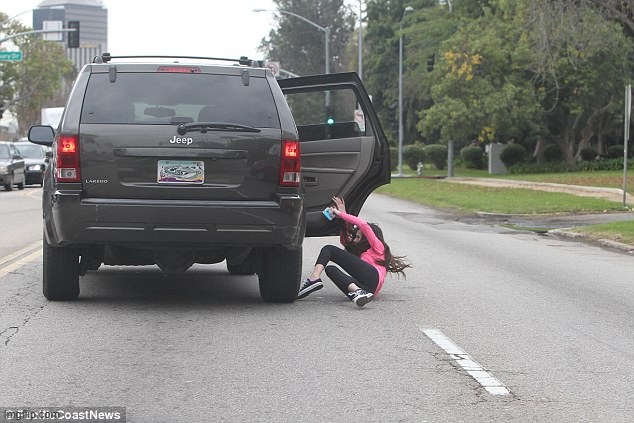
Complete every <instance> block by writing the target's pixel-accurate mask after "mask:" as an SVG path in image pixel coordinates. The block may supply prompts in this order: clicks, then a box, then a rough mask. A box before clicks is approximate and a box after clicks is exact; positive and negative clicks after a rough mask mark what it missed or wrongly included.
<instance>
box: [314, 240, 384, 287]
mask: <svg viewBox="0 0 634 423" xmlns="http://www.w3.org/2000/svg"><path fill="white" fill-rule="evenodd" d="M331 261H332V262H333V263H336V264H338V265H339V266H341V269H343V270H345V271H346V272H348V274H346V273H344V272H342V271H341V269H340V268H339V267H337V266H333V265H330V266H326V265H327V264H328V262H331ZM315 264H321V265H323V266H324V267H325V269H326V275H328V277H329V278H330V279H331V280H332V281H333V282H334V283H335V285H337V288H339V289H340V290H341V292H343V293H344V294H348V285H350V284H351V283H354V284H356V285H358V286H359V288H362V289H365V290H366V291H368V292H372V293H374V291H376V288H377V286H378V285H379V272H377V270H376V269H375V268H374V266H372V265H371V264H369V263H366V262H365V261H363V260H361V259H360V258H359V257H358V256H356V255H354V254H352V253H351V252H349V251H346V250H343V249H341V248H338V247H335V246H334V245H325V246H324V247H323V248H322V249H321V251H320V252H319V257H317V262H316V263H315Z"/></svg>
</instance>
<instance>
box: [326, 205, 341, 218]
mask: <svg viewBox="0 0 634 423" xmlns="http://www.w3.org/2000/svg"><path fill="white" fill-rule="evenodd" d="M328 212H329V213H330V215H331V216H333V217H337V215H338V214H339V213H341V210H339V209H338V208H336V207H329V208H328Z"/></svg>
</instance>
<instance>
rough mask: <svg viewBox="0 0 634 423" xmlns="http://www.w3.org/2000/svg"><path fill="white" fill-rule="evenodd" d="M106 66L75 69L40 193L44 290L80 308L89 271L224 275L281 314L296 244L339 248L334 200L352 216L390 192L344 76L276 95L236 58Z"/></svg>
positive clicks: (270, 80)
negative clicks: (255, 285) (329, 211)
mask: <svg viewBox="0 0 634 423" xmlns="http://www.w3.org/2000/svg"><path fill="white" fill-rule="evenodd" d="M227 60H229V59H215V58H193V57H182V58H178V60H175V58H173V57H134V58H132V57H123V56H122V57H116V56H110V55H109V54H104V55H102V56H98V57H96V58H95V59H94V60H93V63H91V64H88V65H85V66H84V68H83V69H82V70H81V72H80V74H79V76H78V77H77V80H76V82H75V84H74V87H73V89H72V92H71V94H70V96H69V98H68V101H67V103H66V107H65V109H64V114H63V116H62V119H61V121H60V124H59V127H58V128H57V129H56V130H54V129H53V128H52V127H50V126H41V125H36V126H33V127H31V128H30V130H29V140H30V141H31V142H33V143H35V144H41V145H46V146H52V149H53V156H52V158H51V161H50V165H49V166H48V167H47V168H46V173H45V179H44V187H43V199H42V205H43V216H44V243H43V245H44V246H43V253H44V255H43V291H44V295H45V297H46V298H48V299H49V300H70V299H74V298H76V297H77V296H78V295H79V276H83V275H85V274H86V272H88V271H93V270H97V269H98V268H99V266H100V265H102V264H105V265H153V264H156V265H158V266H159V267H160V268H161V269H163V270H165V271H171V272H174V271H185V270H187V269H188V268H189V267H190V266H191V265H192V264H194V263H219V262H222V261H225V260H226V264H227V269H228V271H229V272H231V273H233V274H254V273H257V275H258V277H259V286H260V294H261V296H262V298H263V299H264V300H265V301H270V302H292V301H293V300H294V299H295V298H296V295H297V291H298V288H299V282H300V279H301V269H302V242H303V239H304V236H305V235H306V236H323V235H333V234H336V233H338V226H337V223H333V222H329V221H328V220H327V219H325V218H324V217H323V215H322V214H321V211H322V210H323V209H324V208H325V207H327V206H328V205H329V204H330V201H331V197H332V196H333V195H338V196H342V197H344V198H345V199H346V205H347V208H348V210H349V212H352V213H358V212H359V211H360V209H361V206H362V205H363V203H364V201H365V199H366V198H367V197H368V195H370V193H371V192H372V191H373V190H374V189H375V188H376V187H378V186H380V185H383V184H386V183H388V182H389V180H390V166H389V147H388V143H387V140H386V138H385V135H384V133H383V131H382V129H381V126H380V124H379V121H378V119H377V116H376V113H375V111H374V109H373V108H372V105H371V103H370V100H369V98H368V96H367V94H366V92H365V89H364V88H363V85H362V83H361V81H360V80H359V78H358V76H357V75H356V74H355V73H343V74H328V75H317V76H311V77H301V78H293V79H286V80H279V81H278V80H276V79H275V78H274V77H273V75H272V74H271V72H270V71H269V70H268V69H266V68H256V67H252V66H251V61H249V60H248V59H246V58H241V59H237V60H235V62H236V63H230V64H227V63H225V61H227Z"/></svg>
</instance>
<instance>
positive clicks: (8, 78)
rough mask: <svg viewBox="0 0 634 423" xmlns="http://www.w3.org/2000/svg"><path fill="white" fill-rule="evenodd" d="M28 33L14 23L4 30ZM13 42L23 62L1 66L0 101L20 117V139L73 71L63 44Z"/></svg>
mask: <svg viewBox="0 0 634 423" xmlns="http://www.w3.org/2000/svg"><path fill="white" fill-rule="evenodd" d="M0 19H1V20H2V21H4V20H6V15H4V14H2V13H0ZM28 30H29V28H26V27H24V26H22V25H20V24H18V23H15V22H13V21H11V23H10V24H9V25H7V26H6V27H4V28H2V31H3V32H5V33H7V34H17V33H20V32H26V31H28ZM12 41H13V43H14V44H16V46H17V47H18V48H19V50H20V51H22V57H23V60H22V61H21V62H3V63H1V64H0V76H1V78H2V79H1V81H0V83H1V86H0V101H2V102H3V104H4V106H5V110H10V111H11V112H12V113H13V114H14V115H15V116H16V117H17V119H18V122H19V125H18V136H24V135H26V132H27V131H28V128H29V127H30V126H31V125H33V124H36V123H39V120H40V110H41V108H42V107H44V106H45V104H47V102H48V101H49V100H50V99H52V98H54V97H55V96H56V95H58V94H59V92H60V90H61V89H62V88H63V87H64V81H65V80H69V79H72V78H73V77H74V68H73V64H72V62H71V61H70V60H68V59H67V58H66V52H65V50H64V47H63V46H62V45H61V44H58V43H56V42H50V41H43V40H42V39H41V37H40V36H38V35H27V36H20V37H16V38H14V39H13V40H12Z"/></svg>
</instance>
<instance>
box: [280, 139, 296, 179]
mask: <svg viewBox="0 0 634 423" xmlns="http://www.w3.org/2000/svg"><path fill="white" fill-rule="evenodd" d="M300 168H301V159H300V156H299V141H297V140H283V141H282V160H281V163H280V185H281V186H284V187H297V186H299V182H300V179H299V178H300V174H299V171H300Z"/></svg>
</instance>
